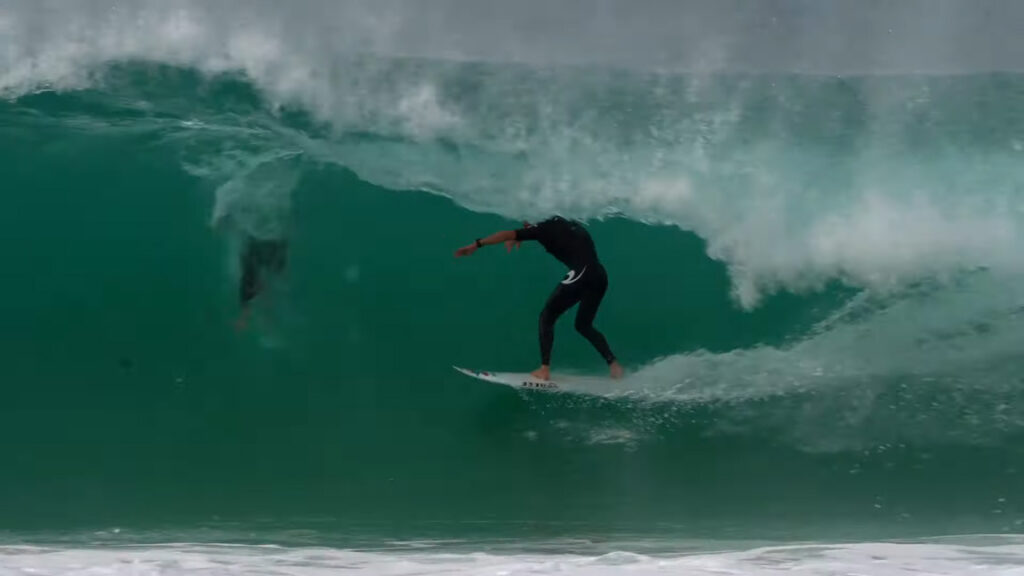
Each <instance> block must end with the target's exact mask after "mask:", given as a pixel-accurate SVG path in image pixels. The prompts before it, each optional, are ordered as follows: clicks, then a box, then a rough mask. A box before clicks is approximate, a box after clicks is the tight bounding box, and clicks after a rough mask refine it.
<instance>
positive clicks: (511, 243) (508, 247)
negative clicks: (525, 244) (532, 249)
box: [505, 240, 522, 254]
mask: <svg viewBox="0 0 1024 576" xmlns="http://www.w3.org/2000/svg"><path fill="white" fill-rule="evenodd" d="M520 244H522V242H519V241H518V240H506V241H505V251H506V252H508V253H509V254H511V253H512V251H513V250H519V245H520Z"/></svg>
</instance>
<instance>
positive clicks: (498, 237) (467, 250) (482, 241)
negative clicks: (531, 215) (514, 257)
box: [455, 230, 517, 258]
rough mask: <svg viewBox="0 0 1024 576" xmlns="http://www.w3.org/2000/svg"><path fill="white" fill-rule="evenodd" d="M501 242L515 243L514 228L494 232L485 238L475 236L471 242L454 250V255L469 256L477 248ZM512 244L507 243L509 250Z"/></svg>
mask: <svg viewBox="0 0 1024 576" xmlns="http://www.w3.org/2000/svg"><path fill="white" fill-rule="evenodd" d="M502 242H505V243H506V244H509V243H512V244H515V243H517V242H516V233H515V230H502V231H501V232H495V233H494V234H491V235H490V236H488V237H486V238H477V239H476V241H475V242H473V243H472V244H467V245H466V246H463V247H462V248H459V249H458V250H456V251H455V257H456V258H461V257H462V256H469V255H470V254H472V253H473V252H476V250H477V248H483V247H484V246H490V245H491V244H501V243H502ZM512 244H509V246H508V249H509V250H511V249H512Z"/></svg>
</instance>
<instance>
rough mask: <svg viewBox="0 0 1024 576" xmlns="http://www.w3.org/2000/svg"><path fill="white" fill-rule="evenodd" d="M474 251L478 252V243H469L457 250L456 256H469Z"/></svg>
mask: <svg viewBox="0 0 1024 576" xmlns="http://www.w3.org/2000/svg"><path fill="white" fill-rule="evenodd" d="M473 252H476V244H469V245H466V246H463V247H462V248H459V249H458V250H456V251H455V257H456V258H462V257H463V256H469V255H470V254H472V253H473Z"/></svg>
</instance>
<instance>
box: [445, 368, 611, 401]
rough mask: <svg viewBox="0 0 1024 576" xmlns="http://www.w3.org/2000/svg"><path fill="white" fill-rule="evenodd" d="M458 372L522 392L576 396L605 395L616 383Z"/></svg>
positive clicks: (464, 369)
mask: <svg viewBox="0 0 1024 576" xmlns="http://www.w3.org/2000/svg"><path fill="white" fill-rule="evenodd" d="M452 368H455V369H456V370H457V371H459V372H461V373H463V374H465V375H466V376H469V377H471V378H476V379H478V380H483V381H484V382H491V383H494V384H502V385H505V386H510V387H512V388H519V389H522V390H543V391H545V392H573V393H576V394H597V395H603V394H604V393H605V392H607V391H608V389H609V388H612V387H614V384H615V382H614V381H613V380H611V379H609V378H593V377H590V378H588V377H583V376H570V375H568V374H552V375H551V379H550V380H541V379H539V378H534V377H533V376H531V375H530V373H528V372H488V371H483V370H468V369H466V368H460V367H458V366H452Z"/></svg>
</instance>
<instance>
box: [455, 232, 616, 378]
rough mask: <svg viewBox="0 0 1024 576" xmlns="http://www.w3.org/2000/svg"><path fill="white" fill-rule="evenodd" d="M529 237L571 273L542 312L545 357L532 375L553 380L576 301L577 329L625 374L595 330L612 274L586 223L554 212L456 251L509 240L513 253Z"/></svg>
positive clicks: (458, 253)
mask: <svg viewBox="0 0 1024 576" xmlns="http://www.w3.org/2000/svg"><path fill="white" fill-rule="evenodd" d="M524 240H536V241H538V242H540V244H541V246H543V247H544V249H545V250H547V252H548V253H549V254H551V255H552V256H554V257H555V258H556V259H558V260H559V261H560V262H561V263H562V264H565V265H566V267H567V268H569V273H568V274H566V276H565V279H564V280H562V281H561V282H560V283H559V284H558V286H556V287H555V290H554V291H553V292H552V293H551V296H550V297H549V298H548V301H547V303H546V304H545V305H544V309H543V311H541V313H540V360H541V366H540V368H538V369H537V370H534V371H533V372H532V373H531V374H532V375H533V376H534V377H535V378H539V379H542V380H548V379H550V378H551V346H552V344H553V343H554V340H555V321H556V320H558V317H559V316H561V315H562V314H563V313H565V311H566V310H568V309H569V308H571V307H572V306H573V305H575V304H577V303H579V305H580V306H579V309H578V310H577V311H576V331H577V332H579V333H580V334H582V335H583V337H584V338H586V339H587V340H589V341H590V343H591V344H592V345H593V346H594V348H596V349H597V351H598V352H599V353H600V354H601V356H602V357H603V358H604V359H605V362H607V363H608V367H609V368H610V370H611V375H612V377H613V378H620V377H622V366H621V365H620V364H619V363H618V361H617V360H616V359H615V355H614V354H612V351H611V348H609V347H608V342H607V340H605V337H604V335H603V334H601V333H600V332H599V331H598V330H597V329H596V328H594V317H595V316H596V315H597V309H598V307H599V306H600V305H601V300H602V299H603V298H604V293H605V291H607V290H608V275H607V273H606V272H605V269H604V266H602V265H601V261H600V260H598V258H597V249H596V248H595V247H594V240H593V239H592V238H591V237H590V234H589V233H588V232H587V231H586V229H585V228H584V227H583V225H582V224H580V223H579V222H575V221H572V220H566V219H564V218H562V217H560V216H555V217H552V218H549V219H547V220H544V221H543V222H540V223H538V224H536V225H532V224H530V223H529V222H524V223H523V227H522V228H520V229H518V230H503V231H501V232H495V233H494V234H491V235H490V236H488V237H486V238H477V239H476V241H475V242H473V243H472V244H469V245H468V246H463V247H462V248H459V249H458V250H456V251H455V257H456V258H460V257H463V256H469V255H470V254H472V253H474V252H476V251H477V249H478V248H482V247H484V246H489V245H491V244H500V243H502V242H504V243H505V247H506V249H507V250H508V251H509V252H511V251H512V249H513V248H518V247H519V244H520V243H521V242H523V241H524Z"/></svg>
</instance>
